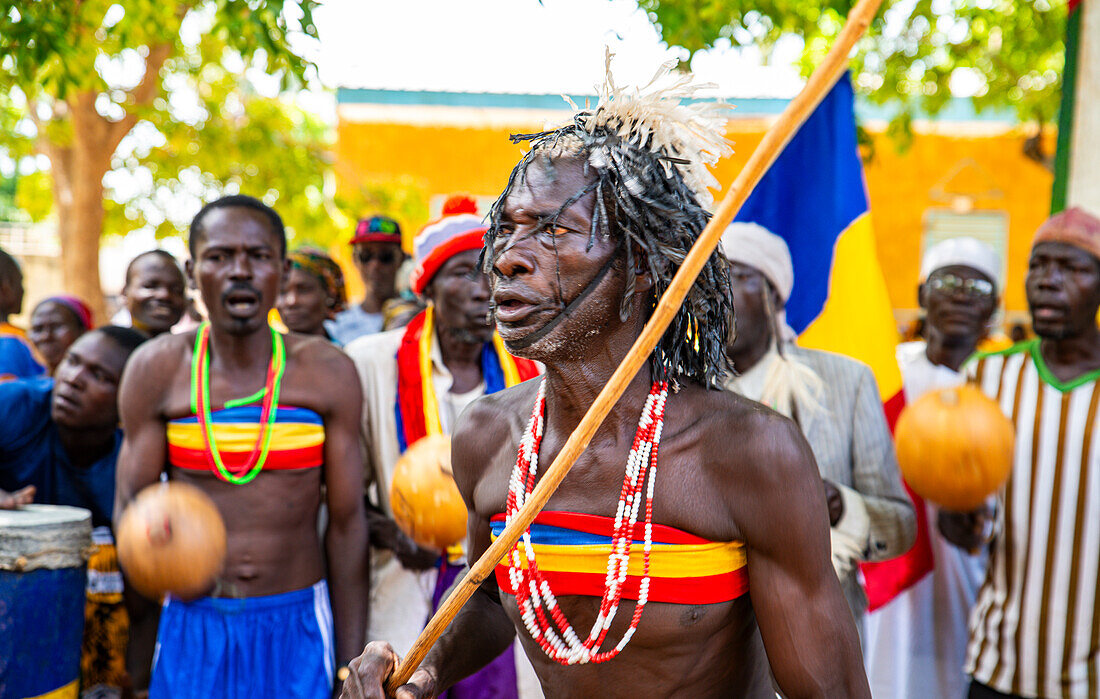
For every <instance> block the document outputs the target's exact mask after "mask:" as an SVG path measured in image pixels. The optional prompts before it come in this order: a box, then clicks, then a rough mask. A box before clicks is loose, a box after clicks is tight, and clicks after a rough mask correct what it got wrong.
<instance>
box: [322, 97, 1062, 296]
mask: <svg viewBox="0 0 1100 699" xmlns="http://www.w3.org/2000/svg"><path fill="white" fill-rule="evenodd" d="M767 123H768V122H766V121H765V120H761V119H745V120H735V121H731V122H730V128H729V137H730V139H731V140H732V141H733V144H734V149H735V153H734V155H733V156H732V157H730V158H728V159H726V160H724V161H723V162H721V163H719V165H718V167H717V170H716V174H717V177H718V180H719V181H720V182H723V183H730V182H732V181H733V179H734V176H735V175H736V173H737V171H738V169H739V168H740V167H742V166H743V165H744V163H745V161H746V160H747V159H748V157H749V155H750V154H751V153H752V151H753V149H754V148H755V147H756V146H757V144H758V143H759V142H760V139H761V137H762V135H763V132H764V130H765V128H766V127H767ZM540 126H541V125H533V124H517V125H515V126H514V127H513V128H489V127H485V128H464V127H449V126H435V125H433V126H425V125H411V124H395V123H356V122H349V121H346V120H341V122H340V124H339V126H338V140H337V148H336V173H337V177H338V179H339V181H340V183H341V186H344V185H346V184H347V183H352V182H355V181H357V180H358V179H360V178H366V177H371V178H380V177H381V178H384V177H389V176H395V175H399V174H411V175H413V176H415V177H416V178H418V179H420V180H423V181H424V182H425V183H426V184H427V187H428V188H429V192H428V194H429V195H437V194H444V195H445V194H450V193H454V192H468V193H471V194H475V195H495V194H497V193H499V192H500V191H501V190H502V189H503V188H504V184H505V182H506V180H507V177H508V173H509V172H510V171H511V169H512V166H513V165H514V164H515V163H516V161H517V160H518V159H519V157H520V155H521V153H522V148H521V146H518V145H513V144H511V143H510V142H509V141H508V134H509V133H510V132H516V131H524V130H529V129H532V128H534V129H538V128H540ZM978 128H979V127H975V126H974V125H972V124H966V125H963V126H962V127H960V128H958V129H956V131H955V134H959V133H961V134H964V135H955V134H951V133H950V132H949V131H948V127H946V126H943V125H941V126H939V128H938V132H937V133H930V132H918V133H917V134H915V136H914V140H913V144H912V146H911V148H910V149H909V150H908V151H906V152H905V153H898V152H897V150H896V149H895V147H894V145H893V143H892V142H891V141H890V139H889V138H888V137H887V136H886V135H884V134H881V133H879V134H875V135H874V136H873V138H874V158H873V160H872V161H871V163H870V164H868V165H867V166H866V169H865V172H866V177H867V187H868V190H869V192H870V197H871V213H872V217H873V222H874V226H875V232H876V236H877V246H878V255H879V260H880V261H881V263H882V266H883V272H884V273H885V276H886V283H887V287H888V289H889V292H890V298H891V302H892V303H893V305H894V307H895V308H902V309H912V308H915V307H916V306H917V300H916V284H917V274H918V268H919V259H920V240H921V231H922V228H921V226H922V215H923V213H924V211H925V210H926V209H928V208H930V207H943V206H945V205H946V204H945V203H944V202H942V201H936V200H935V199H933V197H932V196H931V190H932V189H933V187H935V186H936V185H937V184H938V183H940V182H941V181H942V180H944V178H946V177H947V176H948V175H949V174H950V173H951V171H952V170H953V168H954V167H955V166H956V165H957V164H958V163H960V162H962V161H964V160H966V159H968V158H969V159H972V160H973V161H975V162H976V163H977V164H978V166H979V167H980V169H981V170H982V171H984V172H983V173H982V176H981V178H979V179H981V180H982V181H980V182H979V181H975V182H968V181H966V178H965V177H964V178H961V179H962V181H961V182H956V184H958V185H959V186H960V187H961V188H962V189H964V191H968V192H969V191H985V190H989V189H996V190H1000V192H1001V195H1002V196H1001V197H1000V198H994V199H981V198H979V199H977V200H976V201H975V205H976V207H977V208H979V209H981V208H992V209H1000V210H1004V211H1007V213H1008V216H1009V229H1010V230H1009V246H1008V247H1009V260H1008V269H1009V277H1008V280H1007V282H1006V286H1005V289H1006V296H1005V306H1006V309H1007V310H1009V311H1023V310H1025V309H1026V305H1025V302H1024V295H1023V274H1024V272H1025V271H1026V267H1027V254H1028V249H1029V247H1030V241H1031V235H1032V233H1033V232H1034V231H1035V229H1036V228H1037V227H1038V225H1039V224H1040V223H1041V222H1042V221H1043V219H1044V218H1046V216H1047V213H1048V211H1049V209H1050V189H1051V183H1052V181H1053V177H1052V175H1051V174H1050V172H1049V171H1047V170H1046V169H1044V168H1043V167H1041V166H1040V165H1038V164H1036V163H1035V162H1033V161H1031V160H1028V159H1027V158H1025V157H1024V155H1023V143H1024V140H1025V138H1026V134H1024V133H1023V132H1022V131H1004V129H1003V127H999V126H996V125H994V126H992V127H982V132H980V133H979V132H978ZM997 130H1000V131H1001V133H993V132H994V131H997ZM971 134H976V135H971ZM1046 150H1047V152H1053V141H1052V140H1051V142H1049V143H1048V144H1047V149H1046ZM972 179H973V178H972ZM420 223H422V222H420Z"/></svg>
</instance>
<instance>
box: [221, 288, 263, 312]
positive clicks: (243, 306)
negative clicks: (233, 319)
mask: <svg viewBox="0 0 1100 699" xmlns="http://www.w3.org/2000/svg"><path fill="white" fill-rule="evenodd" d="M224 298H225V300H224V305H225V308H226V310H228V311H229V313H230V314H231V315H234V316H238V317H248V316H252V315H255V313H256V311H257V310H259V308H260V297H259V294H256V293H254V292H251V291H243V290H241V291H230V292H229V293H227V294H226V295H225V297H224Z"/></svg>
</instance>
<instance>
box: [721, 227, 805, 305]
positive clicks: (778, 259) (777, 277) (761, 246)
mask: <svg viewBox="0 0 1100 699" xmlns="http://www.w3.org/2000/svg"><path fill="white" fill-rule="evenodd" d="M722 252H723V253H724V254H725V256H726V258H727V259H728V260H729V261H730V262H739V263H741V264H743V265H748V266H749V267H752V268H753V269H755V270H757V271H758V272H760V273H761V274H763V275H764V277H765V278H767V280H768V281H769V282H771V284H772V286H774V287H775V290H776V291H778V292H779V298H781V299H782V300H783V303H787V299H789V298H790V297H791V288H792V287H793V286H794V266H793V265H792V264H791V251H790V249H789V248H788V247H787V242H786V241H785V240H783V239H782V238H780V237H779V236H777V235H776V234H775V233H772V232H771V231H769V230H768V229H767V228H764V227H763V226H761V225H759V224H756V223H731V224H730V225H729V226H728V227H727V228H726V232H725V233H723V234H722Z"/></svg>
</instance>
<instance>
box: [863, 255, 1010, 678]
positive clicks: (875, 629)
mask: <svg viewBox="0 0 1100 699" xmlns="http://www.w3.org/2000/svg"><path fill="white" fill-rule="evenodd" d="M1000 287H1001V261H1000V260H999V259H998V258H997V255H996V253H994V252H993V250H992V249H991V248H990V247H989V246H988V245H985V244H984V243H981V242H979V241H977V240H975V239H973V238H966V237H960V238H951V239H949V240H945V241H943V242H940V243H937V244H936V245H933V246H932V247H931V248H929V249H928V251H927V252H925V254H924V258H923V260H922V261H921V284H920V286H919V287H918V291H917V294H918V298H919V301H920V305H921V308H922V309H924V311H925V314H926V320H925V326H924V327H925V340H918V341H916V342H906V343H903V344H900V345H898V348H897V358H898V367H899V368H900V369H901V376H902V386H903V390H904V391H905V402H906V404H911V403H913V402H914V401H915V400H917V399H918V398H920V397H921V396H922V395H924V394H925V393H926V392H928V391H930V390H933V389H938V388H945V387H948V386H957V385H959V384H961V383H963V382H964V381H965V380H966V377H965V375H964V374H962V373H960V371H959V368H960V367H961V366H962V365H963V363H964V362H965V361H966V359H967V358H968V357H970V356H971V355H972V354H973V353H974V352H975V351H976V350H977V348H978V345H979V343H981V342H982V339H983V338H984V337H985V336H986V334H987V333H988V331H989V326H990V319H991V318H992V317H993V313H994V311H995V310H996V308H997V294H998V291H999V290H1000ZM916 505H917V507H921V508H925V512H926V515H927V520H926V521H928V522H935V521H936V518H937V515H938V512H937V508H935V507H934V506H932V505H931V504H928V503H922V502H919V501H918V502H917V503H916ZM927 529H928V545H929V546H930V547H931V551H932V561H933V563H932V565H933V568H932V574H931V575H925V576H924V577H922V578H921V579H920V580H919V581H917V582H916V583H915V584H913V585H912V586H911V587H909V588H908V589H906V590H904V591H902V592H901V593H900V594H898V595H897V596H896V597H894V598H893V599H891V600H890V601H889V602H887V603H886V604H885V605H884V606H882V607H880V608H879V609H877V610H875V611H873V612H872V613H870V614H868V615H867V626H866V634H867V635H866V640H867V643H866V645H865V659H866V664H867V679H868V681H869V682H870V684H871V693H872V695H873V696H875V697H878V698H880V699H894V698H897V699H904V698H905V697H963V696H965V695H966V692H967V687H968V685H969V683H970V680H969V678H968V677H967V676H966V673H965V672H963V664H964V663H965V661H966V644H967V639H968V637H969V632H968V629H967V618H968V614H969V612H970V608H971V606H973V604H974V601H975V599H976V597H977V594H978V588H979V587H981V584H982V580H983V578H984V577H985V566H986V556H985V554H984V552H983V553H980V554H976V555H975V554H971V553H970V552H969V551H965V550H963V549H959V548H956V547H955V546H953V545H952V544H951V543H950V542H949V541H947V540H946V539H944V538H943V536H942V535H941V534H940V533H939V532H938V531H936V530H935V527H934V526H932V527H928V528H927Z"/></svg>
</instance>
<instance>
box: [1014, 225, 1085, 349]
mask: <svg viewBox="0 0 1100 699" xmlns="http://www.w3.org/2000/svg"><path fill="white" fill-rule="evenodd" d="M1024 286H1025V288H1026V290H1027V305H1028V307H1029V308H1030V309H1031V325H1032V328H1034V330H1035V334H1036V335H1038V336H1039V337H1043V338H1048V339H1052V340H1062V339H1067V338H1071V337H1076V336H1078V335H1081V334H1083V333H1084V332H1085V331H1086V330H1088V329H1090V328H1091V327H1093V326H1095V324H1096V311H1097V308H1098V307H1100V260H1097V259H1096V258H1095V257H1093V256H1092V255H1090V254H1089V253H1088V252H1086V251H1084V250H1082V249H1081V248H1078V247H1075V246H1073V245H1068V244H1066V243H1039V244H1038V245H1036V246H1035V248H1034V249H1033V250H1032V251H1031V259H1030V260H1029V261H1028V269H1027V279H1026V280H1025V282H1024Z"/></svg>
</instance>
